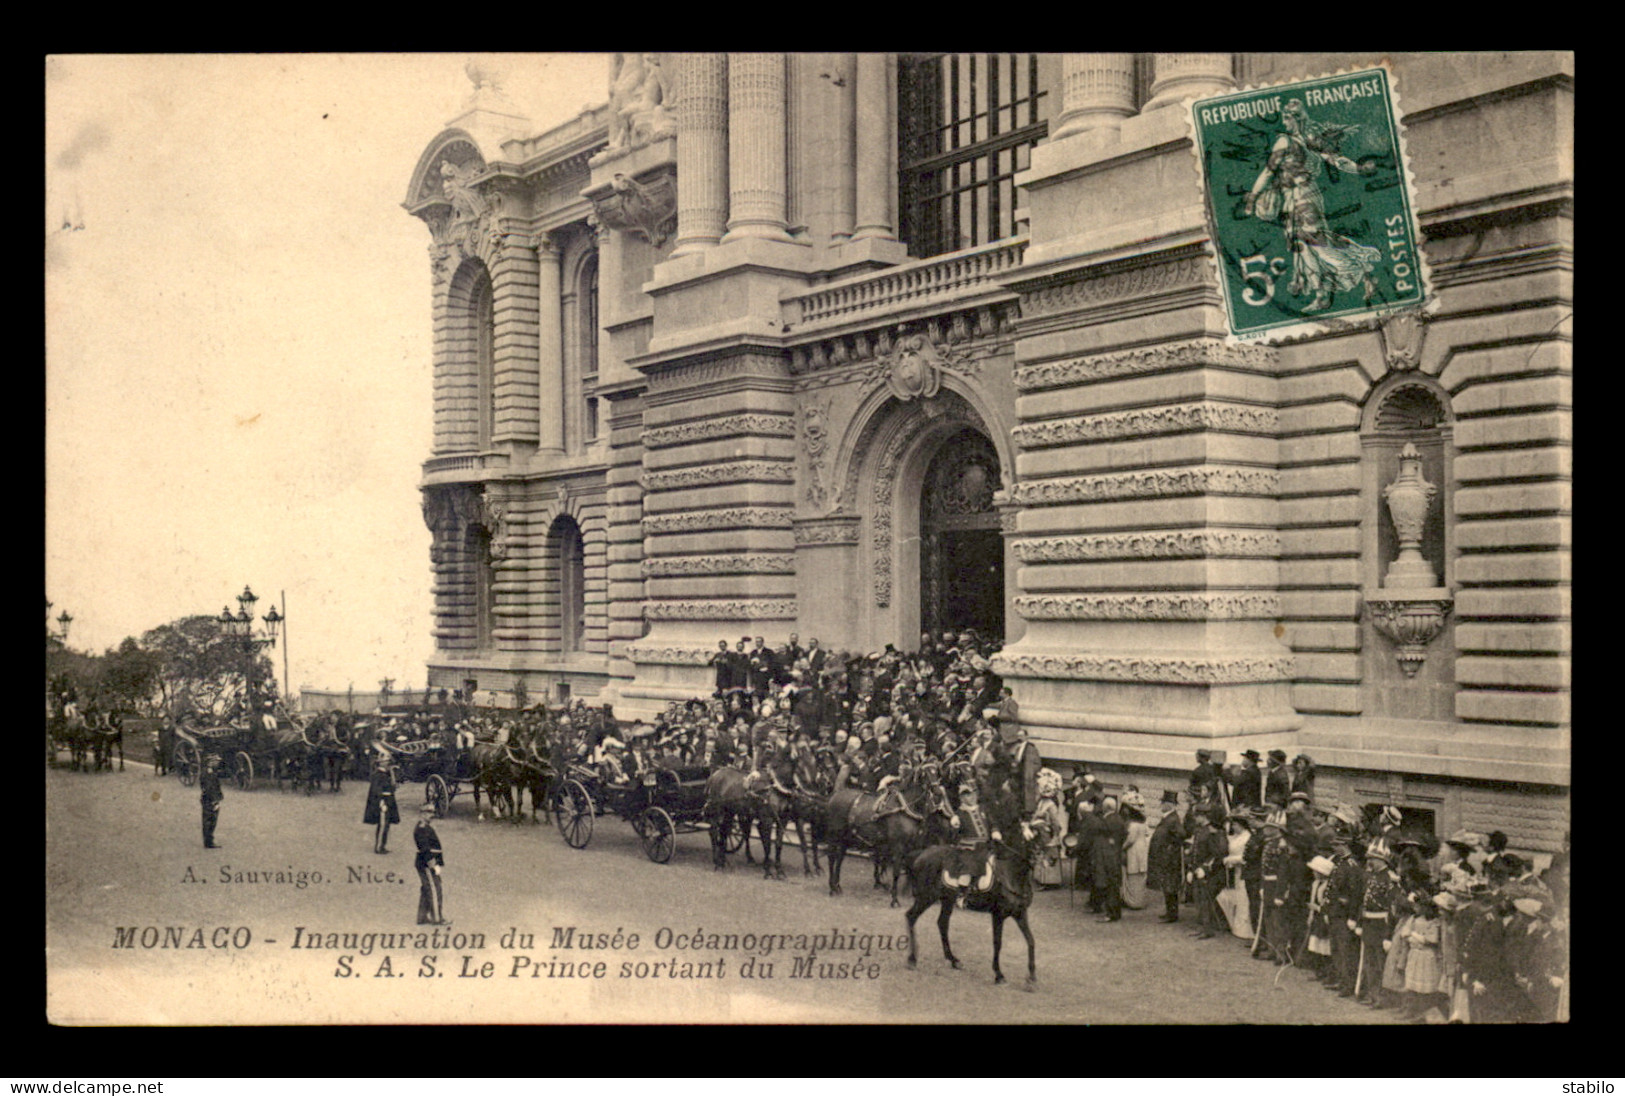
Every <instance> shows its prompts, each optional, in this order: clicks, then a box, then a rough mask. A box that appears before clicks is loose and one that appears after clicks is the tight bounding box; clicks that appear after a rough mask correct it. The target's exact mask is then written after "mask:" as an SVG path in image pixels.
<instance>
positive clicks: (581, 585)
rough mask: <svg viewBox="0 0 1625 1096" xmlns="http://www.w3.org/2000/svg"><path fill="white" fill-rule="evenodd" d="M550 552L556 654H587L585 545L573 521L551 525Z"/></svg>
mask: <svg viewBox="0 0 1625 1096" xmlns="http://www.w3.org/2000/svg"><path fill="white" fill-rule="evenodd" d="M549 539H550V540H551V542H552V543H551V545H550V546H551V548H552V549H553V551H554V552H555V553H556V565H557V568H558V570H557V574H558V606H559V650H560V651H561V652H562V653H563V654H571V653H572V652H576V651H583V650H586V644H587V620H586V617H587V566H586V559H587V553H586V545H585V544H584V543H583V541H582V538H581V527H580V526H579V525H577V524H576V523H575V519H573V518H569V517H561V518H559V519H558V520H557V521H555V522H554V523H553V530H552V536H551V537H550V538H549Z"/></svg>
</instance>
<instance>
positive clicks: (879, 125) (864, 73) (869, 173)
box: [852, 53, 897, 240]
mask: <svg viewBox="0 0 1625 1096" xmlns="http://www.w3.org/2000/svg"><path fill="white" fill-rule="evenodd" d="M857 78H858V87H857V131H858V139H857V155H856V159H857V209H858V214H857V220H858V224H857V228H856V230H855V231H854V232H853V233H852V238H853V239H855V240H862V239H868V238H871V237H873V238H875V239H881V240H895V239H896V238H897V236H896V234H895V228H896V222H895V221H894V220H893V219H892V202H891V188H892V180H893V178H894V177H895V176H896V175H897V140H896V137H895V135H894V134H893V132H892V102H891V99H892V97H891V88H890V81H889V80H888V79H887V76H886V55H885V54H884V53H860V54H858V64H857Z"/></svg>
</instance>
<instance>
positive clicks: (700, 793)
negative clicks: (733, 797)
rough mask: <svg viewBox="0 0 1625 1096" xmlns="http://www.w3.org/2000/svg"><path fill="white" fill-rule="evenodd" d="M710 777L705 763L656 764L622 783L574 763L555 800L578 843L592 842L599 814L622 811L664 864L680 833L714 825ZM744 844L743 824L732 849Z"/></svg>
mask: <svg viewBox="0 0 1625 1096" xmlns="http://www.w3.org/2000/svg"><path fill="white" fill-rule="evenodd" d="M710 778H711V770H710V769H709V768H708V767H706V766H704V765H697V766H685V767H679V768H663V767H655V768H648V769H645V770H643V771H642V772H640V773H638V774H637V775H636V776H633V777H631V778H629V779H628V780H627V781H625V782H624V783H616V782H611V781H608V780H605V779H604V777H603V775H602V774H601V773H600V772H599V771H598V770H596V769H594V768H593V767H592V766H590V765H582V764H572V765H571V766H569V768H568V769H567V770H566V772H565V773H564V774H563V778H562V779H561V780H560V781H559V782H558V784H557V785H556V786H555V787H554V789H553V793H552V796H551V797H550V799H549V804H550V807H551V809H552V811H553V820H554V822H555V823H556V824H557V825H558V828H559V834H560V836H562V837H563V838H564V843H565V844H567V845H569V846H570V847H571V848H572V849H584V848H586V847H587V842H589V841H591V840H592V832H593V820H594V819H595V818H597V817H599V816H601V815H605V814H616V815H619V816H620V817H621V818H622V819H623V820H624V821H626V822H627V823H628V824H629V825H630V826H631V827H632V830H633V832H635V833H636V834H637V835H638V840H639V841H641V842H642V844H643V851H644V853H645V855H647V856H648V857H649V859H650V860H653V861H654V862H655V863H657V864H664V863H666V862H667V861H669V860H670V859H671V858H672V853H673V852H674V851H675V850H676V847H677V836H678V835H679V834H687V833H701V832H704V831H706V830H708V829H709V826H708V825H707V824H706V822H705V821H704V816H705V789H706V785H707V782H708V781H709V780H710ZM744 844H745V832H744V830H743V829H742V828H739V827H735V828H733V829H731V830H730V831H729V832H728V846H729V847H728V851H729V852H737V851H738V850H739V849H740V848H741V847H742V846H743V845H744Z"/></svg>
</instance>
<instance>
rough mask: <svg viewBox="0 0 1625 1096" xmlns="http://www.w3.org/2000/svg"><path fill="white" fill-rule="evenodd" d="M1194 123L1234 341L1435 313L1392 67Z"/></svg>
mask: <svg viewBox="0 0 1625 1096" xmlns="http://www.w3.org/2000/svg"><path fill="white" fill-rule="evenodd" d="M1190 110H1191V121H1192V124H1193V125H1194V126H1195V129H1196V137H1195V140H1196V156H1197V161H1198V165H1199V170H1200V172H1201V180H1202V188H1203V191H1204V196H1205V198H1206V202H1207V215H1208V225H1209V229H1210V230H1211V232H1212V235H1213V247H1214V253H1215V257H1216V258H1217V260H1218V264H1219V285H1220V286H1221V288H1222V291H1223V296H1224V305H1225V315H1226V319H1227V321H1228V323H1229V326H1230V335H1231V337H1232V338H1236V339H1255V338H1279V337H1282V336H1287V335H1302V334H1306V333H1311V332H1314V331H1319V330H1326V329H1328V328H1333V327H1337V326H1342V325H1343V324H1345V323H1347V322H1349V321H1352V320H1359V319H1362V318H1364V317H1368V316H1374V315H1380V314H1386V313H1391V312H1396V311H1401V310H1410V309H1417V308H1420V307H1422V306H1424V305H1425V304H1426V303H1427V302H1428V300H1429V296H1430V294H1429V291H1428V282H1427V275H1426V271H1425V269H1424V267H1423V257H1422V254H1421V251H1420V249H1419V247H1418V244H1419V242H1420V239H1421V234H1420V232H1419V231H1418V228H1417V223H1416V206H1415V198H1414V193H1413V188H1412V185H1411V178H1410V172H1409V168H1408V165H1407V164H1406V162H1405V147H1404V139H1403V133H1402V131H1401V130H1400V126H1399V107H1398V102H1397V97H1396V94H1395V89H1394V79H1393V73H1392V72H1390V71H1389V70H1388V69H1387V68H1386V67H1377V68H1369V69H1363V70H1360V71H1356V72H1345V73H1339V74H1337V75H1335V76H1324V77H1320V78H1318V79H1314V80H1300V81H1297V82H1294V83H1290V84H1280V85H1277V86H1274V87H1262V88H1250V89H1248V90H1246V91H1239V92H1234V93H1231V94H1228V95H1219V96H1215V97H1213V98H1211V99H1197V100H1194V101H1193V102H1192V103H1191V104H1190Z"/></svg>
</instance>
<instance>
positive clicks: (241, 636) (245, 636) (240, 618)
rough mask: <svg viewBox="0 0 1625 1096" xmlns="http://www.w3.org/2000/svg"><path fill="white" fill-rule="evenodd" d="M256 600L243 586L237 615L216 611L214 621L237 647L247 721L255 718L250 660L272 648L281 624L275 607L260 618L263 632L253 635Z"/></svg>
mask: <svg viewBox="0 0 1625 1096" xmlns="http://www.w3.org/2000/svg"><path fill="white" fill-rule="evenodd" d="M258 601H259V598H257V597H255V596H254V591H253V590H251V589H249V588H248V587H247V586H244V587H243V592H242V593H240V594H238V595H237V613H236V615H233V614H232V611H231V609H230V608H225V609H221V610H220V616H219V617H218V620H219V622H220V630H221V632H222V633H223V634H224V635H225V636H227V637H228V638H231V639H234V640H236V641H237V643H238V644H239V645H240V647H241V650H242V653H243V700H244V703H245V704H246V705H247V708H248V715H249V718H250V719H257V718H258V717H259V707H260V706H259V705H258V704H257V703H256V701H257V700H258V690H257V689H256V687H255V680H254V658H255V656H256V655H257V654H258V653H259V651H260V650H261V649H262V648H265V647H275V646H276V634H277V628H278V627H279V626H280V625H281V624H282V620H283V617H282V614H281V613H279V612H277V609H276V606H275V605H273V606H271V611H270V612H268V613H266V614H265V616H264V617H263V618H262V619H264V621H265V631H264V632H263V633H262V634H260V635H255V634H254V606H255V604H256V603H258Z"/></svg>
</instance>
